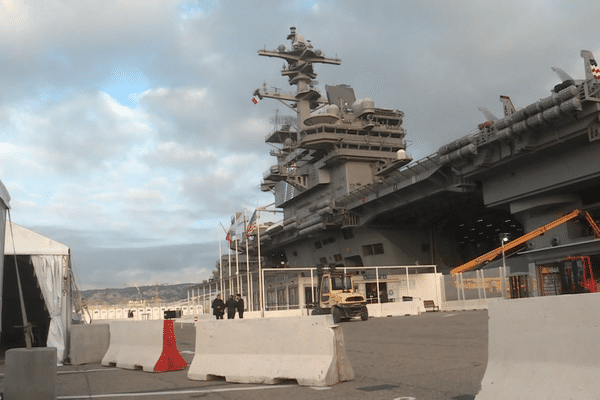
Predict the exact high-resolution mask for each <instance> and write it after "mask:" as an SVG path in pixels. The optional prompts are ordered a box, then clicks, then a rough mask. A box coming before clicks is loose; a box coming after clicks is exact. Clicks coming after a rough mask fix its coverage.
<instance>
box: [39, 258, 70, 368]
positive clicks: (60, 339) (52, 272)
mask: <svg viewBox="0 0 600 400" xmlns="http://www.w3.org/2000/svg"><path fill="white" fill-rule="evenodd" d="M65 258H66V257H65V256H53V255H46V256H42V255H39V256H32V257H31V261H32V262H33V268H34V270H35V275H36V276H37V278H38V282H39V284H40V289H41V291H42V295H43V296H44V301H45V302H46V307H47V308H48V313H49V314H50V328H49V329H48V339H47V341H46V347H56V353H57V354H56V355H57V359H58V360H59V361H60V360H63V359H64V356H65V329H64V326H63V323H62V320H61V308H62V307H61V306H62V284H63V279H62V276H63V274H62V271H63V269H64V267H65V263H66V259H65Z"/></svg>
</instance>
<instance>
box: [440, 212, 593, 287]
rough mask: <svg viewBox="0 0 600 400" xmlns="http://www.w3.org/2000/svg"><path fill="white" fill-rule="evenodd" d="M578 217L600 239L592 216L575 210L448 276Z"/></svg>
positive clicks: (463, 265) (471, 267) (477, 264)
mask: <svg viewBox="0 0 600 400" xmlns="http://www.w3.org/2000/svg"><path fill="white" fill-rule="evenodd" d="M579 216H583V217H584V218H585V219H586V221H587V222H588V224H589V225H590V226H591V227H592V230H593V231H594V236H595V237H596V238H600V228H598V225H596V223H595V222H594V219H593V218H592V216H591V215H590V214H589V213H588V212H587V211H581V210H578V209H575V210H573V211H572V212H570V213H569V214H567V215H564V216H562V217H560V218H558V219H556V220H554V221H552V222H550V223H548V224H546V225H544V226H541V227H539V228H537V229H535V230H533V231H531V232H529V233H526V234H524V235H523V236H520V237H518V238H516V239H514V240H512V241H510V242H508V243H506V244H504V245H503V246H500V247H498V248H496V249H494V250H492V251H490V252H488V253H485V254H483V255H481V256H479V257H477V258H475V259H473V260H471V261H469V262H467V263H464V264H462V265H459V266H458V267H456V268H454V269H452V270H451V271H450V274H452V276H454V275H456V274H458V273H461V272H465V271H469V270H471V269H474V268H476V267H478V266H480V265H482V264H485V263H487V262H490V261H492V260H494V259H495V258H496V257H498V256H500V255H501V254H502V252H503V251H504V252H507V251H509V250H512V249H514V248H516V247H518V246H521V245H524V244H525V243H527V242H528V241H530V240H531V239H533V238H535V237H537V236H540V235H542V234H544V233H546V232H547V231H549V230H550V229H552V228H555V227H557V226H559V225H561V224H564V223H565V222H567V221H570V220H572V219H574V218H576V217H579Z"/></svg>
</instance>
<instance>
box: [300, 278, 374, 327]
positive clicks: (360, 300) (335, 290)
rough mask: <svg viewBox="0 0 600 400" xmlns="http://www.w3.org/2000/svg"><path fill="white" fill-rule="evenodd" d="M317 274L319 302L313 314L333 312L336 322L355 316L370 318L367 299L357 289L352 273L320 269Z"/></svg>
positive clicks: (364, 319)
mask: <svg viewBox="0 0 600 400" xmlns="http://www.w3.org/2000/svg"><path fill="white" fill-rule="evenodd" d="M317 276H319V277H320V280H319V281H320V285H319V287H318V292H319V293H318V294H317V298H318V303H316V304H315V308H314V309H313V311H312V313H311V314H312V315H323V314H331V315H332V316H333V322H334V323H336V324H337V323H338V322H340V321H343V320H346V321H347V320H349V319H351V318H353V317H360V319H361V320H363V321H366V320H367V319H369V311H368V310H367V300H366V298H365V296H363V295H362V294H360V293H358V292H356V291H355V286H354V279H353V276H352V275H351V274H347V273H344V272H341V271H340V272H338V271H335V269H332V270H331V271H329V272H322V271H321V270H318V271H317Z"/></svg>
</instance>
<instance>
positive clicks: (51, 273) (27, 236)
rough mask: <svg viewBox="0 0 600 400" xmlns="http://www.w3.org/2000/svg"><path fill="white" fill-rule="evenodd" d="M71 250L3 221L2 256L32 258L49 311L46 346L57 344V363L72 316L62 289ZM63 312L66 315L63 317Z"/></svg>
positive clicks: (63, 355) (60, 357)
mask: <svg viewBox="0 0 600 400" xmlns="http://www.w3.org/2000/svg"><path fill="white" fill-rule="evenodd" d="M13 238H14V241H13ZM13 243H14V246H13ZM70 253H71V250H70V249H69V247H68V246H66V245H64V244H62V243H59V242H57V241H55V240H52V239H50V238H48V237H46V236H43V235H41V234H39V233H36V232H34V231H32V230H29V229H27V228H25V227H22V226H21V225H17V224H15V223H11V222H10V221H7V222H6V228H5V235H4V254H5V256H6V255H13V254H16V255H28V256H30V257H31V262H32V264H33V268H34V271H35V275H36V277H37V280H38V284H39V286H40V289H41V292H42V296H43V297H44V302H45V304H46V308H47V309H48V313H49V314H50V328H49V330H48V339H47V341H46V346H47V347H56V350H57V359H58V361H59V363H60V362H61V361H62V360H64V359H65V357H66V341H67V330H68V324H69V323H70V318H71V314H70V311H71V310H70V292H69V290H70V287H65V288H63V285H64V284H65V283H64V282H65V281H67V280H66V279H65V278H66V277H68V276H69V269H70V265H71V263H70ZM0 288H1V287H0ZM63 289H64V290H63ZM0 294H1V293H0ZM65 307H66V308H67V309H66V312H65V310H63V308H65ZM63 314H64V315H65V318H63Z"/></svg>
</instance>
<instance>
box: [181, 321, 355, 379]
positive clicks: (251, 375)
mask: <svg viewBox="0 0 600 400" xmlns="http://www.w3.org/2000/svg"><path fill="white" fill-rule="evenodd" d="M215 377H224V378H225V379H226V381H228V382H239V383H267V384H275V383H277V382H279V381H280V380H283V379H295V380H296V381H297V382H298V384H299V385H302V386H331V385H334V384H336V383H338V382H342V381H349V380H353V379H354V371H353V370H352V366H351V365H350V362H349V361H348V357H347V356H346V349H345V346H344V336H343V333H342V330H341V328H340V327H338V326H337V325H333V319H332V317H331V315H320V316H310V317H283V318H260V319H248V320H246V319H241V320H240V319H237V320H219V321H217V320H214V321H206V322H204V321H202V322H198V324H197V325H196V353H195V355H194V359H193V361H192V363H191V364H190V369H189V371H188V378H189V379H192V380H210V379H214V378H215Z"/></svg>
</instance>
